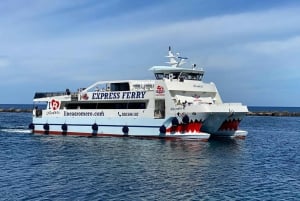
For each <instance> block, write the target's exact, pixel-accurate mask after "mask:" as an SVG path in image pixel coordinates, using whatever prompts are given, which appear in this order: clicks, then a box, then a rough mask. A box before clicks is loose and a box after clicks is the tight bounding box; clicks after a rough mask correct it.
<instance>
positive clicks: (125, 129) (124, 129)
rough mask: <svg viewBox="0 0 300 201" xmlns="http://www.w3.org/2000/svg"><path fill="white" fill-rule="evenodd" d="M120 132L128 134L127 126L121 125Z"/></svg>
mask: <svg viewBox="0 0 300 201" xmlns="http://www.w3.org/2000/svg"><path fill="white" fill-rule="evenodd" d="M122 132H123V133H124V134H128V132H129V128H128V126H123V128H122Z"/></svg>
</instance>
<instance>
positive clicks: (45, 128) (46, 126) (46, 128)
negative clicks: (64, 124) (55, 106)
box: [43, 123, 50, 131]
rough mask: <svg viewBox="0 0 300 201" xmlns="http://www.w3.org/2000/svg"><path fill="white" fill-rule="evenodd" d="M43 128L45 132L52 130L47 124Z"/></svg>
mask: <svg viewBox="0 0 300 201" xmlns="http://www.w3.org/2000/svg"><path fill="white" fill-rule="evenodd" d="M43 127H44V130H45V131H49V130H50V126H49V124H48V123H45V124H44V126H43Z"/></svg>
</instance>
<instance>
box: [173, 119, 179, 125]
mask: <svg viewBox="0 0 300 201" xmlns="http://www.w3.org/2000/svg"><path fill="white" fill-rule="evenodd" d="M178 125H179V122H178V119H177V118H176V117H173V119H172V126H178Z"/></svg>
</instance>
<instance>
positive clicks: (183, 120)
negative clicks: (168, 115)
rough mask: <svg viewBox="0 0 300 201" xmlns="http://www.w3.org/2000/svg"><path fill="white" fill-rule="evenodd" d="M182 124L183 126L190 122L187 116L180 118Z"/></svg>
mask: <svg viewBox="0 0 300 201" xmlns="http://www.w3.org/2000/svg"><path fill="white" fill-rule="evenodd" d="M182 122H183V123H184V124H188V123H189V122H190V118H189V116H188V115H184V117H182Z"/></svg>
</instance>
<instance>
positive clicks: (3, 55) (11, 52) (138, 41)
mask: <svg viewBox="0 0 300 201" xmlns="http://www.w3.org/2000/svg"><path fill="white" fill-rule="evenodd" d="M0 13H1V17H0V80H1V81H0V89H1V91H2V95H1V100H0V104H8V103H11V104H23V103H26V104H30V103H32V99H33V96H34V93H35V92H41V91H44V92H45V91H47V92H48V91H65V89H66V88H69V89H70V90H71V91H76V90H77V89H78V88H82V87H87V86H89V85H91V84H92V83H94V82H96V81H100V80H120V79H154V76H153V75H152V72H151V71H148V69H149V68H150V67H151V66H154V65H164V64H165V63H164V62H166V61H167V60H166V58H165V56H166V55H167V51H168V46H172V49H173V50H174V52H180V53H181V55H182V56H186V57H188V58H189V60H188V61H189V62H190V64H191V65H192V64H193V63H196V64H197V66H198V67H202V68H203V69H204V70H205V75H204V81H205V82H214V83H215V84H216V86H217V88H218V90H219V92H220V94H221V97H222V99H223V101H224V102H242V103H243V104H246V105H249V106H290V107H300V101H299V100H300V90H299V89H298V88H299V87H300V1H297V0H285V1H282V0H264V1H262V0H251V1H249V0H226V1H224V0H181V1H179V0H177V1H176V0H151V1H149V0H138V1H134V0H132V1H129V0H128V1H126V0H51V1H43V0H26V1H23V0H3V1H0ZM187 65H189V64H187Z"/></svg>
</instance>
